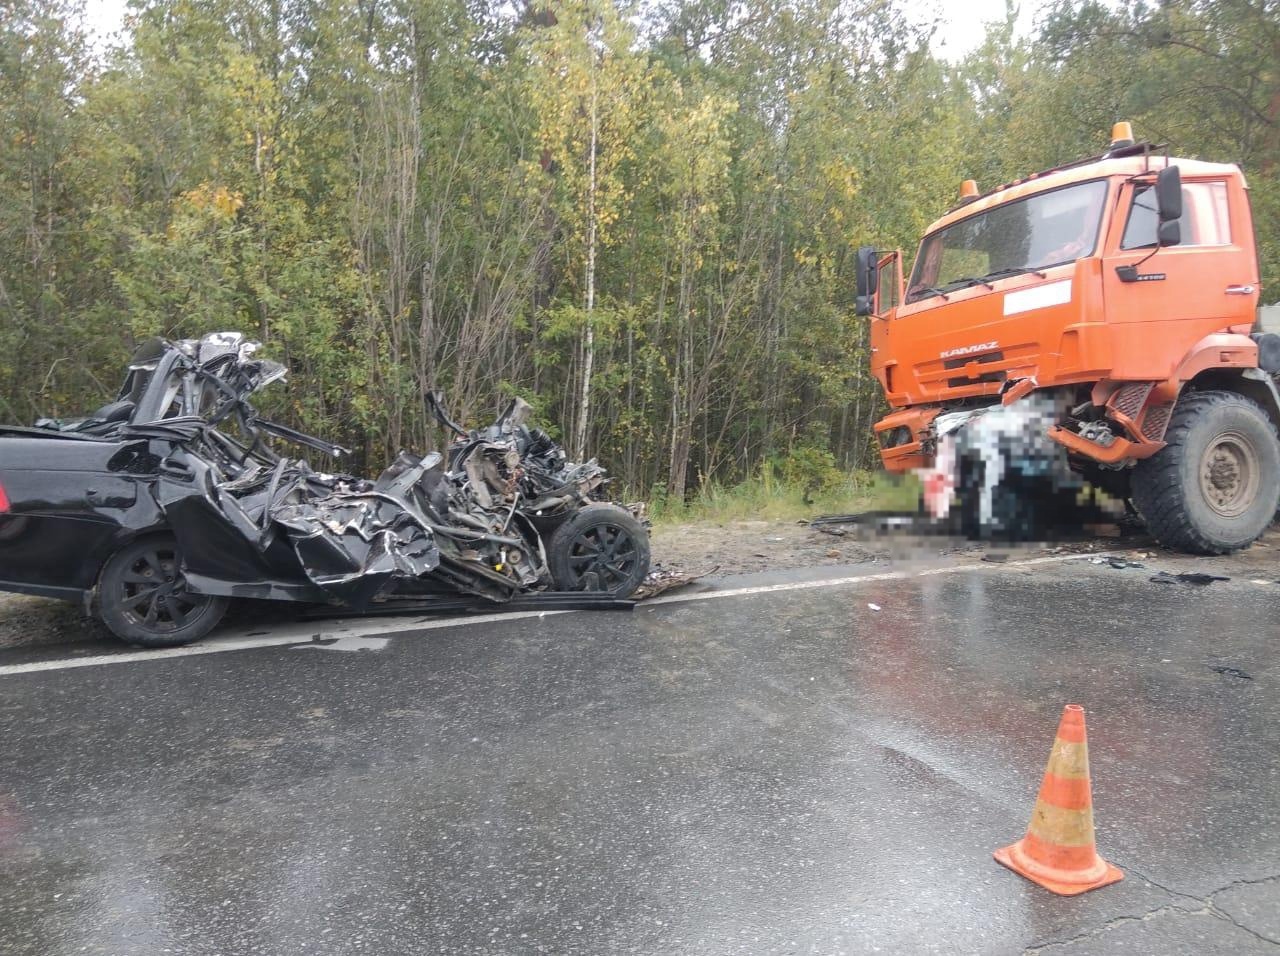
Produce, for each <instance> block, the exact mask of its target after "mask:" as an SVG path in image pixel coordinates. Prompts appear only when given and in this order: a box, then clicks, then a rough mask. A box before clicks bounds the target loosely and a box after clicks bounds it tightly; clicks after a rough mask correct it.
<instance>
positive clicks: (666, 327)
mask: <svg viewBox="0 0 1280 956" xmlns="http://www.w3.org/2000/svg"><path fill="white" fill-rule="evenodd" d="M0 6H2V7H3V15H0V131H2V132H0V248H3V250H4V256H3V257H0V416H3V417H4V418H6V419H10V420H18V421H29V420H31V419H32V418H34V417H36V416H37V415H60V416H68V415H72V414H75V413H76V412H77V411H83V410H85V409H86V408H91V407H93V406H96V405H98V404H100V403H101V402H103V401H105V400H106V399H108V398H109V397H111V394H112V392H113V391H114V388H115V386H116V383H117V382H118V379H119V375H120V368H121V365H122V363H123V361H124V359H125V357H126V356H127V355H128V354H129V352H130V350H131V348H132V346H133V345H134V343H135V342H136V341H137V339H139V338H140V337H143V336H146V335H152V334H156V333H160V334H165V335H194V334H197V333H200V332H204V331H208V330H210V329H213V328H235V329H240V330H243V331H245V332H247V333H250V334H252V335H254V336H257V337H260V338H262V339H264V340H265V341H266V343H267V346H268V348H269V350H270V352H271V354H272V355H273V356H274V357H278V358H280V359H282V360H284V361H286V362H287V363H288V364H289V365H290V367H291V368H292V370H293V375H292V381H291V384H290V386H289V388H288V390H287V391H281V392H280V394H278V395H276V396H274V397H271V398H269V401H270V402H271V403H272V408H271V413H272V414H273V415H276V416H278V417H280V418H282V419H284V420H286V421H289V422H291V423H293V424H295V425H298V426H300V427H302V428H304V429H306V430H309V431H314V432H320V433H324V434H328V435H331V436H332V437H333V438H334V439H335V440H338V441H341V442H343V443H345V444H348V445H351V446H352V447H355V448H356V449H358V453H359V460H358V461H356V462H354V463H353V465H352V467H354V468H376V467H378V466H379V465H380V464H381V463H382V462H383V461H385V460H386V459H387V458H388V457H390V456H391V455H394V453H395V452H396V451H397V450H398V449H399V448H401V447H416V448H424V449H425V448H428V447H431V445H432V444H433V443H438V442H439V441H440V439H441V436H440V434H439V432H438V429H437V428H436V427H435V425H434V424H433V423H432V422H431V420H430V419H429V418H428V416H427V414H426V410H425V408H424V406H423V402H422V400H421V396H422V392H423V390H424V389H426V388H428V387H441V388H444V389H445V390H446V393H447V395H448V400H449V406H450V408H451V410H452V411H453V412H454V414H455V416H457V417H459V418H461V419H463V420H466V421H470V422H473V423H474V422H478V421H482V420H484V419H485V418H487V417H488V416H490V415H492V414H493V412H494V411H496V410H497V408H498V406H499V404H500V403H501V401H503V400H504V399H506V398H507V397H509V396H513V395H521V396H523V397H525V398H526V399H528V400H529V401H531V402H532V403H533V404H534V406H535V408H536V410H537V413H538V416H539V421H540V424H542V425H543V426H544V427H546V428H547V429H548V430H549V431H551V432H552V433H553V434H556V435H561V436H564V437H565V438H566V439H568V440H571V441H574V442H576V441H577V438H578V432H579V431H584V432H585V436H586V440H585V447H587V448H589V449H591V451H592V452H593V453H596V454H598V455H599V456H600V457H601V458H602V459H603V460H604V461H605V462H606V463H607V464H608V465H609V466H610V467H611V468H612V469H613V470H614V471H615V472H616V473H618V474H619V475H620V476H621V478H622V482H623V484H624V485H625V486H626V488H627V489H629V490H630V493H633V494H634V493H636V492H637V491H648V490H655V492H656V494H657V497H658V508H659V511H663V512H665V513H670V514H683V513H685V512H686V509H687V508H692V509H695V510H696V509H699V508H702V509H710V511H715V510H716V509H719V508H722V507H723V508H725V509H729V510H733V509H735V508H736V509H739V510H743V511H746V510H749V509H750V508H753V507H754V508H760V509H765V510H768V509H777V508H783V507H791V505H785V506H784V505H780V504H777V503H776V502H777V501H793V500H794V501H795V502H799V505H797V507H799V506H803V507H805V508H808V507H809V506H807V505H803V502H804V499H805V498H808V499H810V500H812V501H814V502H819V501H827V502H830V503H831V506H830V508H829V509H828V510H842V509H841V508H840V507H837V506H836V504H835V500H836V499H838V498H840V496H842V495H843V496H844V497H845V499H847V500H848V501H853V500H855V499H856V500H863V499H864V498H865V496H866V493H867V492H866V486H865V482H864V481H862V480H861V479H858V480H856V481H855V480H853V479H851V478H849V477H848V476H849V475H853V474H857V473H859V472H860V470H862V469H866V468H868V467H870V466H872V465H873V464H874V463H875V461H876V452H875V447H874V444H873V442H871V441H870V438H869V427H870V424H871V422H873V421H874V420H875V419H876V417H878V416H879V414H881V412H882V405H883V400H882V398H881V395H880V389H879V386H878V385H877V384H876V383H875V382H874V381H873V380H871V378H870V376H869V374H868V370H867V366H868V358H869V352H868V342H867V324H866V322H865V320H861V319H858V318H857V317H855V316H854V315H853V314H852V300H853V294H854V291H853V270H852V253H853V249H854V248H855V247H856V246H858V245H860V244H863V243H872V244H875V245H877V246H879V247H881V248H894V247H901V248H905V249H908V250H910V249H912V248H913V247H914V244H915V242H916V241H917V239H918V238H919V235H920V233H921V231H922V230H923V229H924V228H925V227H926V226H927V225H928V223H929V222H931V221H932V220H933V219H934V218H936V217H937V216H938V215H939V214H940V213H941V212H942V211H944V210H945V209H947V208H948V207H950V206H951V205H952V203H953V201H954V197H955V193H956V189H957V187H958V184H959V182H960V181H961V180H962V179H964V178H970V177H972V178H977V179H978V180H979V181H980V183H981V184H982V185H983V186H984V187H990V186H992V185H995V184H997V183H999V182H1004V181H1008V180H1010V179H1013V178H1017V177H1020V176H1023V175H1025V174H1027V173H1029V172H1032V171H1035V170H1037V169H1041V168H1045V167H1048V166H1052V165H1056V164H1059V163H1062V162H1066V161H1070V160H1073V159H1076V158H1079V157H1082V156H1085V155H1089V154H1092V153H1095V152H1097V151H1098V150H1099V148H1100V146H1101V144H1102V143H1103V142H1104V141H1105V137H1106V133H1107V131H1108V130H1109V127H1110V124H1111V123H1112V122H1114V121H1116V120H1119V119H1131V120H1133V121H1134V122H1135V125H1136V126H1137V129H1138V132H1139V134H1140V135H1143V136H1147V137H1152V138H1156V139H1160V140H1168V141H1169V142H1170V143H1171V144H1172V146H1173V149H1174V151H1175V152H1176V153H1178V154H1183V155H1195V156H1201V157H1204V158H1209V159H1218V160H1228V161H1235V162H1238V163H1240V164H1241V165H1242V166H1243V168H1244V169H1245V171H1246V173H1247V174H1248V176H1249V178H1250V183H1251V187H1252V202H1253V210H1254V216H1255V219H1256V228H1257V233H1258V240H1259V248H1260V257H1261V262H1262V271H1263V280H1264V283H1266V284H1269V285H1273V284H1274V283H1276V282H1277V281H1280V172H1278V170H1277V162H1278V161H1280V160H1278V158H1280V116H1278V115H1277V112H1276V111H1277V108H1278V107H1280V70H1278V68H1277V63H1278V62H1280V52H1278V51H1280V45H1278V43H1280V40H1278V37H1280V27H1277V24H1278V23H1280V16H1277V9H1276V3H1275V0H1220V2H1213V3H1210V2H1207V0H1166V2H1162V3H1160V4H1158V5H1152V4H1147V3H1143V2H1138V0H1129V2H1121V3H1119V4H1100V3H1097V2H1093V0H1061V2H1059V3H1058V4H1057V5H1055V6H1054V7H1052V8H1051V9H1050V10H1049V11H1048V13H1047V15H1046V16H1045V18H1044V20H1043V22H1042V24H1041V25H1040V28H1039V30H1038V32H1037V34H1036V35H1035V36H1034V37H1030V38H1027V39H1019V38H1017V37H1015V35H1014V33H1013V29H1012V22H1006V23H1004V24H996V25H993V26H992V28H991V29H990V35H989V39H988V42H987V43H986V44H985V45H984V46H983V47H982V48H981V49H979V50H978V51H976V52H975V53H974V54H972V55H971V56H970V57H969V58H967V59H966V60H965V61H964V62H963V63H960V64H958V65H952V64H948V63H946V62H943V61H940V60H938V59H937V58H935V57H934V56H933V55H931V53H930V52H929V48H928V45H927V42H926V40H927V37H926V35H925V33H924V31H922V30H920V29H917V28H913V27H911V26H909V25H908V23H907V22H906V21H905V19H904V16H903V12H904V9H905V4H904V3H902V2H901V0H889V2H887V3H875V4H870V5H851V4H847V3H840V2H837V0H782V2H780V3H774V4H769V5H765V6H760V5H748V4H745V3H742V2H739V0H682V2H680V3H675V4H667V3H662V4H650V5H647V6H646V7H645V8H644V13H643V16H634V15H633V14H634V10H633V9H632V8H630V7H624V6H622V5H619V4H617V3H615V2H614V0H585V2H575V3H568V2H564V0H552V2H550V3H546V4H541V5H515V6H512V5H487V6H486V5H483V4H474V3H468V2H465V0H389V2H386V3H370V2H367V0H279V2H274V3H270V4H262V3H260V2H256V0H152V2H148V3H146V4H139V5H138V8H137V10H136V17H135V18H134V22H133V27H132V37H131V41H130V42H129V43H128V44H125V45H124V46H122V47H121V48H120V49H118V50H115V51H113V52H110V53H108V54H104V55H101V56H99V57H97V58H95V57H94V56H92V55H91V53H90V49H89V46H88V45H87V43H86V40H85V37H84V36H83V32H82V30H81V29H80V27H79V26H78V24H77V14H76V9H75V5H74V3H72V2H71V0H8V2H6V3H3V4H0ZM584 398H585V399H587V400H589V402H590V411H589V412H587V413H584V405H583V402H584ZM873 494H879V491H878V490H877V491H875V492H873ZM859 496H862V497H859ZM770 502H774V503H770ZM722 503H723V505H722ZM814 507H815V508H816V507H817V505H816V504H815V505H814ZM843 510H849V509H848V508H845V509H843Z"/></svg>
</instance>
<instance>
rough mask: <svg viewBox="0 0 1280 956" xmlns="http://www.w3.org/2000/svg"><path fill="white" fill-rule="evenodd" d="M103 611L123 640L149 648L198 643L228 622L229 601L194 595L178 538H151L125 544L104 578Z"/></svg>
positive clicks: (105, 569) (100, 597)
mask: <svg viewBox="0 0 1280 956" xmlns="http://www.w3.org/2000/svg"><path fill="white" fill-rule="evenodd" d="M97 597H98V613H99V616H100V617H101V618H102V622H103V623H104V624H105V625H106V626H107V628H108V629H109V630H110V631H111V633H112V634H114V635H115V636H116V637H118V638H120V640H122V641H124V642H125V643H128V644H140V645H142V646H143V647H178V646H179V645H182V644H190V643H192V642H193V641H198V640H200V638H202V637H204V636H205V635H206V634H208V633H209V632H210V631H212V630H213V629H214V628H215V627H216V626H217V625H218V622H219V621H221V620H222V616H223V614H225V613H226V610H227V599H226V598H223V597H215V596H213V595H209V594H192V593H191V592H190V591H188V590H187V587H186V579H185V578H183V576H182V556H181V553H180V552H179V551H178V545H177V543H176V542H175V541H174V540H173V538H171V537H169V536H167V535H165V536H151V537H146V538H141V539H139V540H137V541H132V542H130V543H129V544H127V545H125V546H124V547H123V548H121V549H120V550H119V551H117V552H116V553H115V554H113V555H112V556H111V557H110V558H108V559H107V563H106V564H105V565H103V568H102V573H101V574H100V575H99V576H98V596H97Z"/></svg>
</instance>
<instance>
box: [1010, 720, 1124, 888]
mask: <svg viewBox="0 0 1280 956" xmlns="http://www.w3.org/2000/svg"><path fill="white" fill-rule="evenodd" d="M995 857H996V859H997V860H998V861H999V862H1001V863H1003V864H1004V865H1005V866H1007V867H1008V868H1009V869H1011V870H1013V872H1015V873H1018V874H1021V875H1022V876H1025V877H1026V878H1027V879H1029V880H1031V882H1033V883H1039V884H1040V885H1041V886H1043V887H1044V888H1045V889H1047V890H1052V891H1053V892H1054V893H1058V894H1061V895H1062V896H1075V895H1076V894H1077V893H1084V892H1085V891H1087V890H1095V889H1097V888H1098V887H1100V886H1107V885H1108V884H1110V883H1118V882H1119V881H1120V880H1123V879H1124V873H1122V872H1121V871H1120V870H1119V869H1117V868H1116V867H1114V866H1112V865H1111V864H1110V863H1108V862H1107V861H1106V860H1104V859H1103V858H1102V857H1100V856H1098V851H1097V848H1096V847H1095V846H1094V843H1093V795H1092V794H1091V793H1090V786H1089V742H1088V739H1087V738H1086V736H1085V729H1084V708H1083V707H1081V706H1080V705H1079V704H1067V706H1066V707H1065V708H1064V709H1063V711H1062V721H1061V723H1059V724H1058V736H1057V739H1055V740H1054V742H1053V750H1052V751H1051V752H1050V753H1049V765H1048V766H1047V767H1046V768H1045V771H1044V782H1043V783H1042V784H1040V795H1039V796H1038V797H1037V798H1036V808H1035V810H1034V811H1032V813H1031V823H1030V824H1029V825H1028V826H1027V835H1026V836H1024V837H1023V838H1022V839H1021V840H1019V841H1018V842H1017V843H1015V844H1013V845H1012V846H1006V847H1003V848H1001V849H999V850H996V852H995Z"/></svg>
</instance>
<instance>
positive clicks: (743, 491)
mask: <svg viewBox="0 0 1280 956" xmlns="http://www.w3.org/2000/svg"><path fill="white" fill-rule="evenodd" d="M918 500H919V486H918V484H917V483H916V481H915V479H914V478H908V479H906V480H899V479H896V478H894V477H893V476H890V475H887V474H885V473H884V472H874V473H873V472H855V473H853V474H851V475H847V476H844V477H842V479H841V480H840V481H838V482H830V483H828V484H827V485H826V486H825V487H823V488H820V489H815V488H814V487H813V484H812V483H811V482H805V481H800V480H790V481H788V480H785V479H783V478H782V477H781V476H780V474H779V472H778V471H777V470H776V469H774V468H772V467H766V468H765V469H764V470H763V471H762V472H761V474H760V475H759V476H757V477H753V478H749V479H747V480H746V481H743V482H740V483H739V484H736V485H730V486H724V485H719V484H715V483H708V484H705V485H703V486H702V487H701V488H700V489H699V490H698V491H697V492H696V493H695V494H694V495H692V496H691V497H690V498H689V499H688V500H686V501H683V502H681V501H670V500H668V499H665V498H663V497H662V496H661V495H656V496H654V497H653V498H652V499H651V500H650V503H649V517H650V519H651V520H652V521H653V523H654V524H655V525H662V524H682V523H688V522H704V521H705V522H724V521H745V520H753V519H754V520H772V521H777V520H786V519H799V518H810V517H813V516H814V515H820V514H855V513H858V512H861V511H879V510H886V511H913V510H915V508H916V503H917V501H918Z"/></svg>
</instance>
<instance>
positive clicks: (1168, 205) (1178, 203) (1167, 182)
mask: <svg viewBox="0 0 1280 956" xmlns="http://www.w3.org/2000/svg"><path fill="white" fill-rule="evenodd" d="M1156 213H1157V215H1158V216H1159V217H1160V222H1161V223H1166V222H1173V221H1174V220H1175V219H1181V218H1182V173H1181V172H1179V171H1178V167H1177V166H1166V167H1165V168H1164V169H1162V170H1160V172H1158V173H1157V174H1156ZM1164 244H1165V243H1162V245H1164ZM1167 244H1168V245H1177V240H1174V241H1173V242H1171V243H1167Z"/></svg>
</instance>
